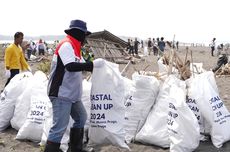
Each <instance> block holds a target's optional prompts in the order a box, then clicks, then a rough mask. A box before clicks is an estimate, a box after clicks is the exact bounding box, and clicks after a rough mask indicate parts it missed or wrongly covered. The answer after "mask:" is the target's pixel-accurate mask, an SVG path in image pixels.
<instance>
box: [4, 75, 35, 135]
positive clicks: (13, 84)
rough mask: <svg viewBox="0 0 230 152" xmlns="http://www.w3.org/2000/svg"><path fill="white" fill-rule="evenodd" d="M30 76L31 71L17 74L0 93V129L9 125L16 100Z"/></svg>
mask: <svg viewBox="0 0 230 152" xmlns="http://www.w3.org/2000/svg"><path fill="white" fill-rule="evenodd" d="M32 76H33V75H32V73H31V72H24V73H20V74H17V75H16V76H14V77H13V78H12V79H11V80H10V83H9V84H8V85H7V86H6V87H5V88H4V90H3V92H2V93H1V102H0V131H3V130H5V129H6V128H7V127H8V126H9V125H10V120H11V119H12V117H13V115H14V109H15V103H16V100H17V98H18V97H19V96H20V95H21V94H22V93H23V92H24V90H25V88H26V86H27V84H28V83H29V82H30V81H29V79H30V77H32Z"/></svg>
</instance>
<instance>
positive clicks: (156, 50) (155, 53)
mask: <svg viewBox="0 0 230 152" xmlns="http://www.w3.org/2000/svg"><path fill="white" fill-rule="evenodd" d="M153 54H154V55H155V56H157V55H158V48H157V42H156V40H155V38H153Z"/></svg>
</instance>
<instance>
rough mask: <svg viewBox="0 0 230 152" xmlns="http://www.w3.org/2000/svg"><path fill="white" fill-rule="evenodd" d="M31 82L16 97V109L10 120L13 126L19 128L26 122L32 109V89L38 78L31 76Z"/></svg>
mask: <svg viewBox="0 0 230 152" xmlns="http://www.w3.org/2000/svg"><path fill="white" fill-rule="evenodd" d="M28 81H29V83H28V84H27V86H26V88H25V90H24V92H22V94H21V95H20V96H19V97H18V98H17V99H16V104H15V109H14V116H13V118H12V119H11V120H10V123H11V126H12V128H14V129H16V130H19V129H20V128H21V127H22V125H23V124H24V123H25V121H26V118H27V114H28V112H29V110H30V103H31V95H32V94H31V90H32V87H33V85H34V82H36V81H37V80H36V79H35V78H34V76H31V77H30V78H29V80H28Z"/></svg>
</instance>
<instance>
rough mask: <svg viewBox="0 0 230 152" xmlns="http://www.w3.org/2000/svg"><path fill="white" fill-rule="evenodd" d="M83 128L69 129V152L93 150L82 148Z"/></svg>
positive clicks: (91, 151) (89, 151)
mask: <svg viewBox="0 0 230 152" xmlns="http://www.w3.org/2000/svg"><path fill="white" fill-rule="evenodd" d="M83 135H84V128H71V129H70V144H69V151H70V152H93V151H94V149H93V148H89V147H84V146H83V137H84V136H83Z"/></svg>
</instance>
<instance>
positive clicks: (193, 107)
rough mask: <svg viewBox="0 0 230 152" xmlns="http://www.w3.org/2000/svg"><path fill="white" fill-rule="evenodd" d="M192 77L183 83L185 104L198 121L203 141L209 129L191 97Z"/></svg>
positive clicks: (193, 98)
mask: <svg viewBox="0 0 230 152" xmlns="http://www.w3.org/2000/svg"><path fill="white" fill-rule="evenodd" d="M193 79H194V78H193V77H191V78H189V79H187V80H186V81H185V83H186V88H187V95H186V103H187V105H188V107H189V108H190V109H191V110H192V112H193V113H194V115H195V116H196V118H197V120H198V124H199V126H200V133H201V135H200V140H202V141H204V140H206V138H205V136H204V134H206V133H207V129H206V128H209V125H208V124H207V123H205V122H206V121H205V119H204V117H203V115H202V114H201V109H200V108H199V107H198V105H197V101H196V100H195V97H193V96H192V92H191V85H192V83H193Z"/></svg>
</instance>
